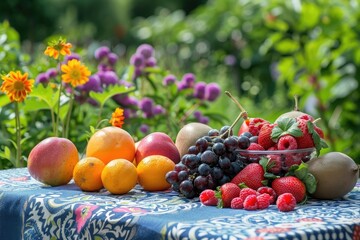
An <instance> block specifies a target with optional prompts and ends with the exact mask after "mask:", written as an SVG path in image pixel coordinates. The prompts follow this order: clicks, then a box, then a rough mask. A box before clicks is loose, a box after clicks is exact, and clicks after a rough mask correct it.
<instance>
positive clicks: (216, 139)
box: [213, 137, 224, 143]
mask: <svg viewBox="0 0 360 240" xmlns="http://www.w3.org/2000/svg"><path fill="white" fill-rule="evenodd" d="M223 142H224V139H222V138H220V137H216V138H214V139H213V143H223Z"/></svg>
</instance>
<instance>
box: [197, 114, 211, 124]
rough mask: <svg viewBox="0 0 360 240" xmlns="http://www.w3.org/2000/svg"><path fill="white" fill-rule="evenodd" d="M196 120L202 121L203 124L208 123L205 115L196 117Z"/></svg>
mask: <svg viewBox="0 0 360 240" xmlns="http://www.w3.org/2000/svg"><path fill="white" fill-rule="evenodd" d="M198 121H199V122H200V123H203V124H208V123H209V118H208V117H205V116H202V117H201V118H200V119H198Z"/></svg>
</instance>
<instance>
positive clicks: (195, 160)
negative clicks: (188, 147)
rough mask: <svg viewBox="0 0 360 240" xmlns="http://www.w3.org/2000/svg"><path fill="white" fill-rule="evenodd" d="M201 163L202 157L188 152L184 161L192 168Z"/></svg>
mask: <svg viewBox="0 0 360 240" xmlns="http://www.w3.org/2000/svg"><path fill="white" fill-rule="evenodd" d="M199 163H200V158H199V157H198V156H197V155H195V154H188V155H187V157H186V158H185V162H184V164H185V165H186V166H187V167H188V168H190V169H194V168H196V167H197V166H198V165H199Z"/></svg>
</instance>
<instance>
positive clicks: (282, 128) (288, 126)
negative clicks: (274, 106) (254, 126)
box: [271, 118, 303, 141]
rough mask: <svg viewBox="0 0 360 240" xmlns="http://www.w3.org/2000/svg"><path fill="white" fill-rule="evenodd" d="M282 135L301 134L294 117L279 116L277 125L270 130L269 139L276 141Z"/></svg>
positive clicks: (295, 135) (299, 135)
mask: <svg viewBox="0 0 360 240" xmlns="http://www.w3.org/2000/svg"><path fill="white" fill-rule="evenodd" d="M284 135H291V136H294V137H301V136H302V135H303V132H302V131H301V130H300V128H299V126H298V123H297V122H296V119H295V118H281V119H280V120H279V121H278V122H277V126H275V127H274V128H273V130H272V131H271V139H273V140H274V141H277V140H278V139H279V138H280V137H281V136H284Z"/></svg>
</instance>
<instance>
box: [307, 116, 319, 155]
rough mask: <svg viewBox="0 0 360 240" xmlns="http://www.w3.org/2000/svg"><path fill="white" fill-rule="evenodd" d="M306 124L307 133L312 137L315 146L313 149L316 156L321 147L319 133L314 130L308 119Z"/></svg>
mask: <svg viewBox="0 0 360 240" xmlns="http://www.w3.org/2000/svg"><path fill="white" fill-rule="evenodd" d="M306 126H307V128H308V130H309V133H310V134H311V137H312V139H313V141H314V146H315V149H316V156H319V155H320V151H321V148H322V145H321V138H320V135H319V134H318V133H317V132H316V131H315V128H314V123H313V122H311V121H308V122H307V123H306Z"/></svg>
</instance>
